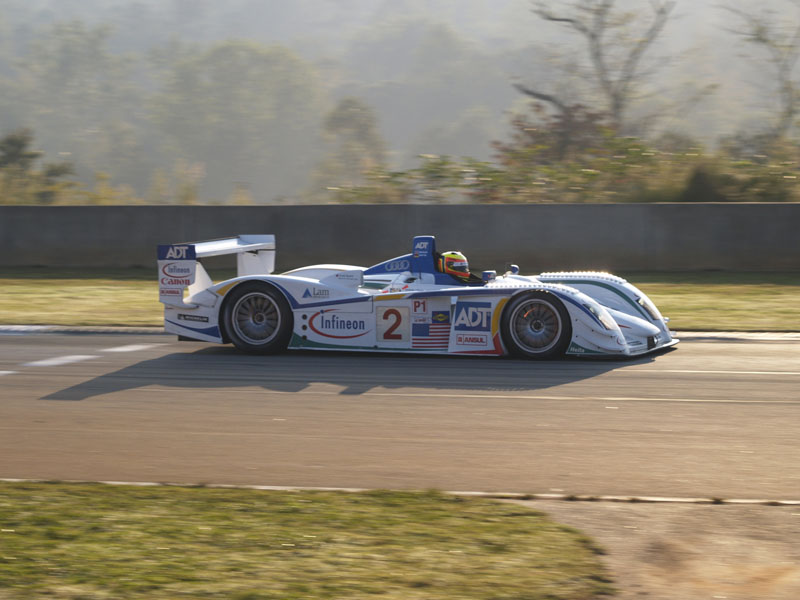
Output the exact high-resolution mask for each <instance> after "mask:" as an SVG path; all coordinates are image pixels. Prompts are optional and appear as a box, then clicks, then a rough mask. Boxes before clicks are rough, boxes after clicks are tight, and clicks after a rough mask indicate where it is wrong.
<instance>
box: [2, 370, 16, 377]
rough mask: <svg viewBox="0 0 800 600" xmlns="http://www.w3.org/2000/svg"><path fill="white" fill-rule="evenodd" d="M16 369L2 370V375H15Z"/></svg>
mask: <svg viewBox="0 0 800 600" xmlns="http://www.w3.org/2000/svg"><path fill="white" fill-rule="evenodd" d="M14 373H16V371H0V377H2V376H3V375H13V374H14Z"/></svg>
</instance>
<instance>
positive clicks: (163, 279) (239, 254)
mask: <svg viewBox="0 0 800 600" xmlns="http://www.w3.org/2000/svg"><path fill="white" fill-rule="evenodd" d="M226 254H236V272H237V275H238V276H239V277H242V276H244V275H268V274H270V273H272V272H273V271H274V270H275V236H274V235H239V236H236V237H233V238H224V239H219V240H208V241H205V242H191V243H186V244H161V245H159V246H158V278H159V279H158V297H159V300H160V301H161V302H163V303H164V304H168V305H171V306H180V307H187V306H188V305H186V304H184V302H183V291H184V289H186V288H187V287H188V288H189V293H190V294H195V293H197V292H199V291H202V290H204V289H206V288H208V287H210V286H212V285H213V282H212V281H211V278H210V277H209V276H208V273H207V272H206V270H205V269H204V268H203V265H202V264H200V263H199V262H197V259H200V258H205V257H209V256H223V255H226Z"/></svg>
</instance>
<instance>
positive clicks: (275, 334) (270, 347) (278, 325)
mask: <svg viewBox="0 0 800 600" xmlns="http://www.w3.org/2000/svg"><path fill="white" fill-rule="evenodd" d="M230 294H231V295H230V297H229V298H227V300H226V302H225V308H224V310H223V316H222V319H223V322H224V324H225V328H226V329H227V332H228V336H229V337H230V339H231V342H233V345H234V346H236V347H237V348H239V350H243V351H245V352H249V353H251V354H273V353H275V352H280V351H282V350H285V349H286V346H287V345H288V344H289V338H290V337H291V335H292V327H293V317H292V311H291V309H290V308H289V304H288V303H287V302H286V299H285V298H284V297H283V294H281V293H280V292H279V291H278V290H276V289H275V288H274V287H272V286H271V285H268V284H266V283H262V282H259V281H252V282H248V283H244V284H242V285H240V286H238V287H237V288H235V289H234V290H233V291H232V292H231V293H230Z"/></svg>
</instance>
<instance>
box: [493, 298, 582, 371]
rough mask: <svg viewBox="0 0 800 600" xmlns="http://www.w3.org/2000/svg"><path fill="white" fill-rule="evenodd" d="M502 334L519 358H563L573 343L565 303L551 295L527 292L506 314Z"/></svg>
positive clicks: (508, 307) (501, 322)
mask: <svg viewBox="0 0 800 600" xmlns="http://www.w3.org/2000/svg"><path fill="white" fill-rule="evenodd" d="M500 331H501V333H502V336H503V341H504V342H505V345H506V348H508V350H509V352H510V353H511V354H513V355H516V356H524V357H527V358H536V359H548V358H556V357H560V356H563V355H564V353H565V352H566V351H567V347H568V346H569V343H570V340H571V339H572V323H571V321H570V316H569V312H567V309H566V308H565V307H564V303H563V302H562V301H561V300H559V299H558V298H557V297H556V296H555V295H554V294H551V293H549V292H523V293H521V294H518V295H516V296H514V297H513V298H512V299H511V301H510V302H509V303H508V306H506V307H505V309H504V310H503V317H502V319H501V320H500Z"/></svg>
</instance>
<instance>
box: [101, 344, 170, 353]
mask: <svg viewBox="0 0 800 600" xmlns="http://www.w3.org/2000/svg"><path fill="white" fill-rule="evenodd" d="M165 345H166V344H128V345H127V346H115V347H114V348H105V349H103V350H100V352H139V351H140V350H149V349H150V348H155V347H157V346H165Z"/></svg>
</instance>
